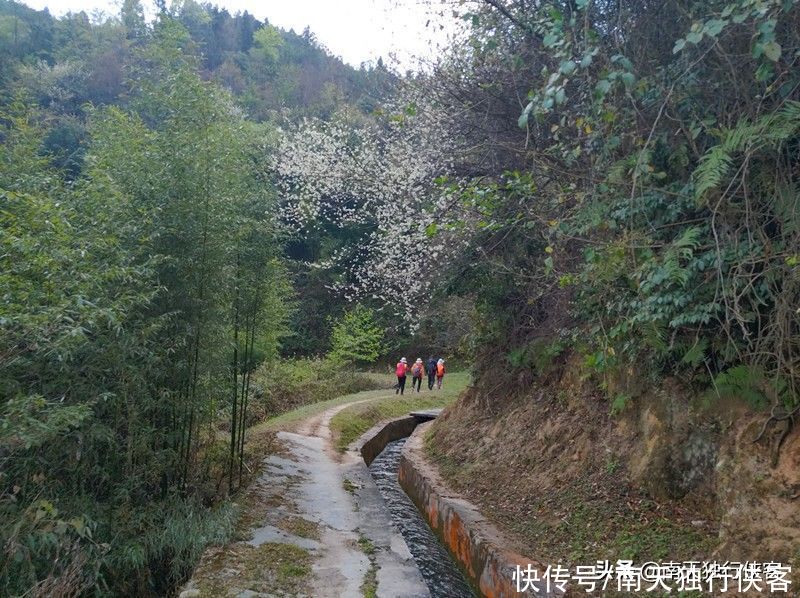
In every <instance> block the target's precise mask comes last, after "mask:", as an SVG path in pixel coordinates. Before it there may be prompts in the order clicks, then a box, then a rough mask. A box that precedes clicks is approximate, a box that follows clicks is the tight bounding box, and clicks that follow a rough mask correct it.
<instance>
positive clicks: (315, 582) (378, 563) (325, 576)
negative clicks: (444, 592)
mask: <svg viewBox="0 0 800 598" xmlns="http://www.w3.org/2000/svg"><path fill="white" fill-rule="evenodd" d="M359 402H361V401H359ZM353 404H355V403H348V404H344V405H337V406H336V407H334V408H331V409H329V410H327V411H325V412H323V413H322V414H319V415H316V416H314V417H312V418H310V419H309V420H307V421H306V422H304V423H303V424H302V425H301V426H299V427H297V428H296V432H285V431H284V432H278V440H279V441H280V442H281V444H282V447H283V449H284V451H283V454H282V455H281V456H276V455H272V456H270V457H269V458H267V459H266V460H265V461H264V469H263V472H262V474H261V476H260V477H259V479H258V480H257V481H256V483H255V484H254V486H253V490H251V493H250V494H251V497H250V500H251V502H253V504H252V505H251V506H250V507H248V508H250V509H251V510H254V511H257V512H258V513H257V516H256V517H254V518H253V523H254V524H255V525H254V526H253V529H252V531H251V536H252V537H250V538H249V539H247V540H246V541H245V543H246V544H247V545H249V547H254V548H256V549H258V547H264V546H268V545H275V544H278V545H292V546H294V547H298V548H300V549H303V550H305V551H307V552H308V553H309V554H310V557H311V558H310V569H311V577H312V579H310V580H304V581H306V582H308V583H307V584H306V586H307V587H306V590H305V591H304V592H297V593H294V592H292V591H291V590H289V591H288V592H287V591H286V589H285V588H284V589H282V591H281V592H280V595H286V594H287V593H288V595H310V596H315V597H317V596H319V597H321V598H327V597H331V598H333V597H348V598H349V597H353V598H357V597H360V596H364V595H365V594H367V595H376V596H379V597H386V598H406V597H408V598H411V597H419V596H429V592H428V590H427V587H426V586H425V583H424V582H423V580H422V577H421V575H420V573H419V571H418V569H417V567H416V565H415V563H414V561H413V559H412V557H411V554H410V552H409V550H408V547H407V546H406V543H405V541H404V540H403V538H402V536H401V535H400V534H399V533H398V532H397V531H396V530H395V528H394V526H393V524H392V522H391V516H390V514H389V512H388V511H387V509H386V507H385V504H384V502H383V499H382V498H381V496H380V494H379V493H378V489H377V487H376V486H375V483H374V481H373V480H372V476H371V475H370V474H369V471H368V470H367V468H366V466H365V465H364V463H363V461H362V460H361V459H360V457H359V456H358V453H357V452H355V451H348V452H347V453H345V454H344V455H341V454H339V453H338V452H336V451H335V449H334V448H333V446H332V445H331V441H330V440H331V438H330V436H331V434H330V428H329V423H330V420H331V418H332V417H333V416H334V415H335V414H336V413H338V412H339V411H341V410H342V409H345V408H347V407H349V406H351V405H353ZM253 491H255V495H254V497H253V496H252V495H253ZM253 498H255V500H254V501H253ZM259 503H260V504H261V505H269V506H268V507H267V508H259ZM287 521H290V522H293V524H292V525H286V522H287ZM298 522H299V525H298ZM298 527H299V533H298V529H296V528H298ZM306 528H310V530H311V533H302V532H303V530H304V529H306ZM306 531H308V530H307V529H306ZM226 549H227V550H228V551H229V552H231V553H233V554H237V553H238V552H240V551H238V550H235V549H232V548H230V547H225V548H223V549H221V550H223V551H224V550H226ZM217 556H218V555H217ZM206 560H207V559H206V555H204V561H206ZM219 568H220V569H222V570H223V571H227V572H228V573H229V579H228V580H227V581H231V582H233V583H226V584H225V586H226V592H225V593H227V594H228V595H232V596H264V595H275V594H274V593H273V588H272V587H271V586H270V583H269V581H261V582H260V583H258V584H254V583H253V581H252V580H244V579H237V578H236V576H237V574H238V573H237V567H236V564H235V563H232V562H226V563H225V565H223V566H221V567H219ZM242 569H243V573H247V572H249V569H248V567H244V568H242ZM203 571H204V567H203V563H202V562H201V566H200V567H198V571H197V572H196V573H195V578H193V580H192V581H191V582H190V583H189V584H188V585H187V586H186V587H187V592H189V593H187V592H184V595H185V597H184V598H186V596H204V595H206V593H207V592H203V591H202V588H203V587H212V586H210V585H209V584H208V583H204V582H203V580H202V579H201V578H202V576H203ZM250 576H251V577H252V573H250ZM213 587H215V588H217V587H219V586H213ZM254 588H258V590H259V591H254ZM198 589H200V591H199V592H198ZM372 592H374V594H372Z"/></svg>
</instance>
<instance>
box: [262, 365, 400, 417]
mask: <svg viewBox="0 0 800 598" xmlns="http://www.w3.org/2000/svg"><path fill="white" fill-rule="evenodd" d="M388 385H389V383H388V382H387V378H386V377H385V376H380V375H376V374H374V373H369V372H363V371H358V370H357V369H355V368H354V366H352V365H350V364H348V363H343V362H337V361H334V360H333V359H330V358H326V359H279V360H275V361H272V362H270V363H267V364H264V365H262V366H261V367H260V368H259V369H258V370H257V371H256V374H255V377H254V386H253V398H252V409H251V410H250V417H251V418H252V421H250V422H248V425H250V424H252V423H254V422H256V421H261V420H264V419H266V418H267V417H272V416H274V415H278V414H280V413H284V412H286V411H291V410H292V409H296V408H297V407H300V406H302V405H308V404H309V403H317V402H319V401H325V400H328V399H333V398H335V397H337V396H339V395H344V394H350V393H355V392H361V391H362V390H377V389H380V388H385V387H388Z"/></svg>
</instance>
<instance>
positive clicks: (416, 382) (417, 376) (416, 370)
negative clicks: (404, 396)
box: [411, 357, 425, 392]
mask: <svg viewBox="0 0 800 598" xmlns="http://www.w3.org/2000/svg"><path fill="white" fill-rule="evenodd" d="M423 375H425V365H424V364H423V363H422V357H417V360H416V361H415V362H414V365H412V366H411V376H412V378H411V391H412V392H413V391H414V389H415V388H416V389H417V392H419V389H420V388H422V376H423Z"/></svg>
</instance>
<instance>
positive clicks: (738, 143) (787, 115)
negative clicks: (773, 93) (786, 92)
mask: <svg viewBox="0 0 800 598" xmlns="http://www.w3.org/2000/svg"><path fill="white" fill-rule="evenodd" d="M798 129H800V102H787V103H786V104H785V105H784V106H783V108H781V109H780V110H779V111H777V112H774V113H772V114H767V115H765V116H763V117H762V118H760V119H759V120H758V121H756V122H755V123H752V122H750V120H749V119H742V120H740V121H739V122H738V123H737V124H736V126H735V127H734V128H732V129H728V130H727V131H725V132H724V134H723V137H722V141H721V143H719V144H718V145H715V146H714V147H712V148H711V149H710V150H708V152H706V154H705V155H704V156H703V157H702V158H701V160H700V165H699V166H698V167H697V169H695V171H694V173H693V175H692V178H693V179H694V187H695V191H694V194H695V201H696V202H697V203H698V204H700V203H702V201H703V200H704V199H705V196H706V194H707V193H708V192H709V191H711V190H712V189H716V188H718V187H720V186H721V185H722V182H723V180H724V179H725V176H726V175H727V174H728V172H729V170H730V169H731V166H733V161H734V154H736V153H738V152H742V151H744V150H750V149H752V148H773V147H775V146H777V145H779V144H780V143H782V142H783V141H786V140H787V139H789V138H790V137H792V136H793V135H795V134H796V133H797V131H798Z"/></svg>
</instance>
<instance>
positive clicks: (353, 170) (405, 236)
mask: <svg viewBox="0 0 800 598" xmlns="http://www.w3.org/2000/svg"><path fill="white" fill-rule="evenodd" d="M450 121H451V116H450V115H449V114H448V113H447V112H446V111H445V110H443V109H441V108H439V107H437V106H436V105H435V104H434V103H433V102H431V101H429V100H426V99H425V98H424V97H422V95H421V94H408V95H406V97H404V98H403V99H398V100H395V101H394V102H392V103H391V104H389V105H387V106H386V107H385V108H384V109H383V110H382V111H381V112H380V113H378V114H375V115H373V117H371V118H366V117H364V116H363V115H357V114H353V113H352V112H347V111H342V112H340V113H338V114H336V115H335V116H334V117H333V118H332V119H331V120H330V121H322V120H319V119H308V120H305V121H303V122H302V123H301V124H300V125H299V126H297V127H296V128H294V129H293V130H289V131H285V132H284V134H283V137H282V139H281V142H280V144H279V151H278V152H277V153H276V157H275V158H274V163H273V167H274V171H275V173H276V175H277V182H278V187H279V190H280V193H281V196H282V201H283V216H284V220H285V223H286V225H287V226H288V227H289V228H290V229H292V231H293V232H294V233H296V234H299V235H302V234H304V232H305V231H308V230H311V229H313V227H315V226H318V225H319V223H320V222H322V221H327V222H330V223H333V224H335V225H336V226H339V227H343V228H347V227H351V228H353V229H354V230H358V231H360V234H359V236H358V241H357V243H356V244H355V246H353V247H348V248H346V249H344V250H340V251H338V252H337V253H336V254H335V255H334V257H333V259H332V260H331V262H330V263H328V264H324V265H325V266H334V265H335V266H337V267H340V268H343V270H344V272H345V276H344V280H343V281H342V282H341V283H339V284H338V289H339V290H340V291H342V292H343V293H344V294H345V297H346V298H347V299H348V300H351V301H354V300H358V299H361V298H364V297H369V298H372V299H374V300H377V302H378V304H380V305H383V306H385V308H388V309H392V310H393V311H394V312H395V313H397V314H399V315H402V316H405V317H406V319H407V320H408V321H411V315H412V314H413V313H415V312H417V311H418V310H419V309H420V307H421V306H422V305H424V303H425V301H426V299H427V297H428V296H429V292H430V289H431V285H432V283H433V282H434V281H435V280H436V278H437V270H440V269H443V268H444V267H445V266H446V265H447V263H448V261H449V260H450V259H451V258H452V257H453V255H454V253H455V252H456V251H457V250H458V248H459V246H460V245H462V244H463V243H464V242H465V239H466V235H465V234H464V231H465V228H464V227H463V226H459V227H458V228H456V227H454V226H450V225H451V224H452V223H454V222H456V221H458V222H459V223H463V222H464V217H463V214H459V213H458V212H459V210H458V209H455V205H456V204H455V202H453V201H452V200H451V199H450V196H451V194H450V193H449V192H448V191H447V187H446V186H443V185H442V184H441V182H442V180H444V179H445V177H447V176H448V175H449V174H450V173H451V172H452V170H453V156H455V155H457V150H458V140H457V139H455V138H454V137H453V136H452V135H451V134H450V132H449V131H450V130H451V129H450V127H449V126H448V125H449V123H450Z"/></svg>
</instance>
